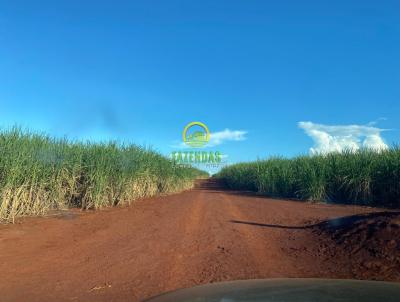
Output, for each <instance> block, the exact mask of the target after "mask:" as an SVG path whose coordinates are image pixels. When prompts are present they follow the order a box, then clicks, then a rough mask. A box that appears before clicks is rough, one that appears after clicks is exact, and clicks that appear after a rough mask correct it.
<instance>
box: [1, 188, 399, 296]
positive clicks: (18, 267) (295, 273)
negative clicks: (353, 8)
mask: <svg viewBox="0 0 400 302" xmlns="http://www.w3.org/2000/svg"><path fill="white" fill-rule="evenodd" d="M382 211H383V210H382V209H371V208H366V207H360V206H341V205H326V204H311V203H305V202H296V201H288V200H277V199H270V198H265V197H261V196H256V195H253V194H251V193H245V192H235V191H229V190H224V189H223V188H221V187H219V186H218V184H217V183H215V182H213V181H203V182H201V183H200V184H199V185H198V187H197V188H196V189H193V190H190V191H186V192H183V193H180V194H175V195H169V196H163V197H158V198H151V199H146V200H141V201H137V202H135V203H134V205H132V206H130V207H126V208H114V209H108V210H104V211H97V212H81V211H78V210H74V211H69V212H65V213H64V214H62V215H58V216H53V217H46V218H26V219H23V220H20V221H18V222H17V223H16V224H14V225H2V226H0V272H1V281H0V300H1V301H141V300H143V299H145V298H148V297H151V296H153V295H157V294H160V293H163V292H166V291H171V290H174V289H177V288H183V287H191V286H194V285H198V284H204V283H209V282H218V281H226V280H237V279H254V278H276V277H317V278H361V279H379V280H393V281H400V277H399V274H398V272H399V271H400V269H397V268H398V267H396V266H397V265H398V262H396V261H397V260H398V259H397V260H396V257H397V256H398V255H399V254H398V253H399V249H398V248H399V233H398V225H399V224H398V219H399V214H398V213H395V212H386V213H383V214H382V213H381V214H374V213H373V212H382ZM360 214H362V215H361V216H360ZM354 215H359V216H354ZM396 215H397V216H396ZM349 216H351V217H352V218H349ZM338 217H348V219H353V222H354V223H348V222H349V221H351V220H345V222H346V223H347V224H346V223H342V222H343V221H340V220H339V222H338V220H333V221H331V219H334V218H338ZM396 219H397V220H396ZM362 221H364V222H365V223H364V222H362ZM379 221H385V223H386V224H385V223H384V224H381V225H380V224H379V223H380V222H379ZM354 228H356V229H354ZM357 236H358V237H357ZM379 236H383V237H382V238H383V239H382V238H381V239H382V240H381V239H379V238H378V237H379ZM360 242H362V243H360ZM383 242H385V244H388V246H386V245H385V246H383V245H381V246H380V244H382V243H383ZM355 245H357V247H356V248H355V247H354V246H355ZM388 253H389V254H390V255H392V256H393V257H394V258H393V257H392V258H390V257H389V258H388ZM396 253H397V254H396ZM396 255H397V256H396ZM383 259H384V261H383ZM382 261H383V262H382ZM383 266H384V267H383ZM382 267H383V268H382Z"/></svg>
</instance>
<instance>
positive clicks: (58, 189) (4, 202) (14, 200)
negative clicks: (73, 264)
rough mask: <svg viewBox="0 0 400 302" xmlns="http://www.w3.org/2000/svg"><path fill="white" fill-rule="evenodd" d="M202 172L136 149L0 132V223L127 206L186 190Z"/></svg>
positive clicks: (17, 132) (134, 147)
mask: <svg viewBox="0 0 400 302" xmlns="http://www.w3.org/2000/svg"><path fill="white" fill-rule="evenodd" d="M203 173H204V172H201V171H199V170H197V169H194V168H184V167H179V166H177V165H175V164H174V163H173V162H172V161H170V160H168V159H167V158H165V157H163V156H161V155H160V154H158V153H156V152H154V151H151V150H148V149H145V148H142V147H139V146H136V145H123V144H117V143H100V144H94V143H79V142H74V143H73V142H70V141H68V140H66V139H54V138H51V137H48V136H46V135H40V134H35V133H29V132H26V131H25V132H24V131H21V130H19V129H16V128H14V129H11V130H8V131H3V132H0V221H13V220H14V219H15V218H16V217H19V216H25V215H41V214H45V213H46V212H47V211H49V210H50V209H63V208H68V207H79V208H82V209H98V208H102V207H107V206H115V205H122V204H127V203H129V202H131V201H133V200H135V199H138V198H141V197H147V196H153V195H157V194H160V193H170V192H176V191H179V190H182V189H186V188H190V187H191V186H192V184H193V179H194V178H196V177H198V176H200V175H203Z"/></svg>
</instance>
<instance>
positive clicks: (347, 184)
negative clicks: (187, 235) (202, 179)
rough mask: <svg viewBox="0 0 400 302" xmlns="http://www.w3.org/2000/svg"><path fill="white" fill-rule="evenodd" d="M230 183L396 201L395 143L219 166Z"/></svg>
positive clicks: (294, 193) (399, 158)
mask: <svg viewBox="0 0 400 302" xmlns="http://www.w3.org/2000/svg"><path fill="white" fill-rule="evenodd" d="M217 177H219V178H222V179H224V180H225V182H226V183H227V184H228V186H229V187H231V188H235V189H244V190H252V191H256V192H259V193H262V194H266V195H271V196H278V197H286V198H297V199H301V200H320V201H329V202H339V203H351V204H361V205H371V206H384V207H396V208H399V207H400V149H399V148H398V147H394V148H391V149H389V150H386V151H382V152H379V153H377V152H374V151H373V150H360V151H357V152H350V151H345V152H342V153H330V154H326V155H316V156H299V157H296V158H293V159H286V158H279V157H275V158H270V159H267V160H259V161H256V162H251V163H240V164H235V165H231V166H228V167H225V168H223V169H222V170H221V171H220V172H219V174H218V175H217Z"/></svg>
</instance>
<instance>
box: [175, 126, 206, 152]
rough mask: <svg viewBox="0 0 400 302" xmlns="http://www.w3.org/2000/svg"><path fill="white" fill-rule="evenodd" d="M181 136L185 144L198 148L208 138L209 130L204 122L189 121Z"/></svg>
mask: <svg viewBox="0 0 400 302" xmlns="http://www.w3.org/2000/svg"><path fill="white" fill-rule="evenodd" d="M182 138H183V141H184V142H185V144H186V145H188V146H190V147H193V148H199V147H203V146H205V145H206V144H207V143H208V141H209V140H210V131H209V130H208V127H207V126H206V125H205V124H204V123H201V122H191V123H189V124H187V125H186V127H185V129H183V133H182Z"/></svg>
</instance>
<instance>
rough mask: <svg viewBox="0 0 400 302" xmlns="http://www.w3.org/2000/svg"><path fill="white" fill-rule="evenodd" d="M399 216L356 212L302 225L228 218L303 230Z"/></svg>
mask: <svg viewBox="0 0 400 302" xmlns="http://www.w3.org/2000/svg"><path fill="white" fill-rule="evenodd" d="M396 217H398V218H400V211H393V212H392V211H383V212H374V213H368V214H357V215H351V216H344V217H338V218H333V219H328V220H324V221H321V222H318V223H314V224H307V225H302V226H290V225H279V224H266V223H259V222H252V221H241V220H230V222H231V223H236V224H245V225H251V226H257V227H266V228H279V229H293V230H304V229H311V228H315V227H322V228H325V229H332V228H339V227H344V226H349V225H354V224H357V223H360V222H363V221H365V220H369V219H375V218H396Z"/></svg>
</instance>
